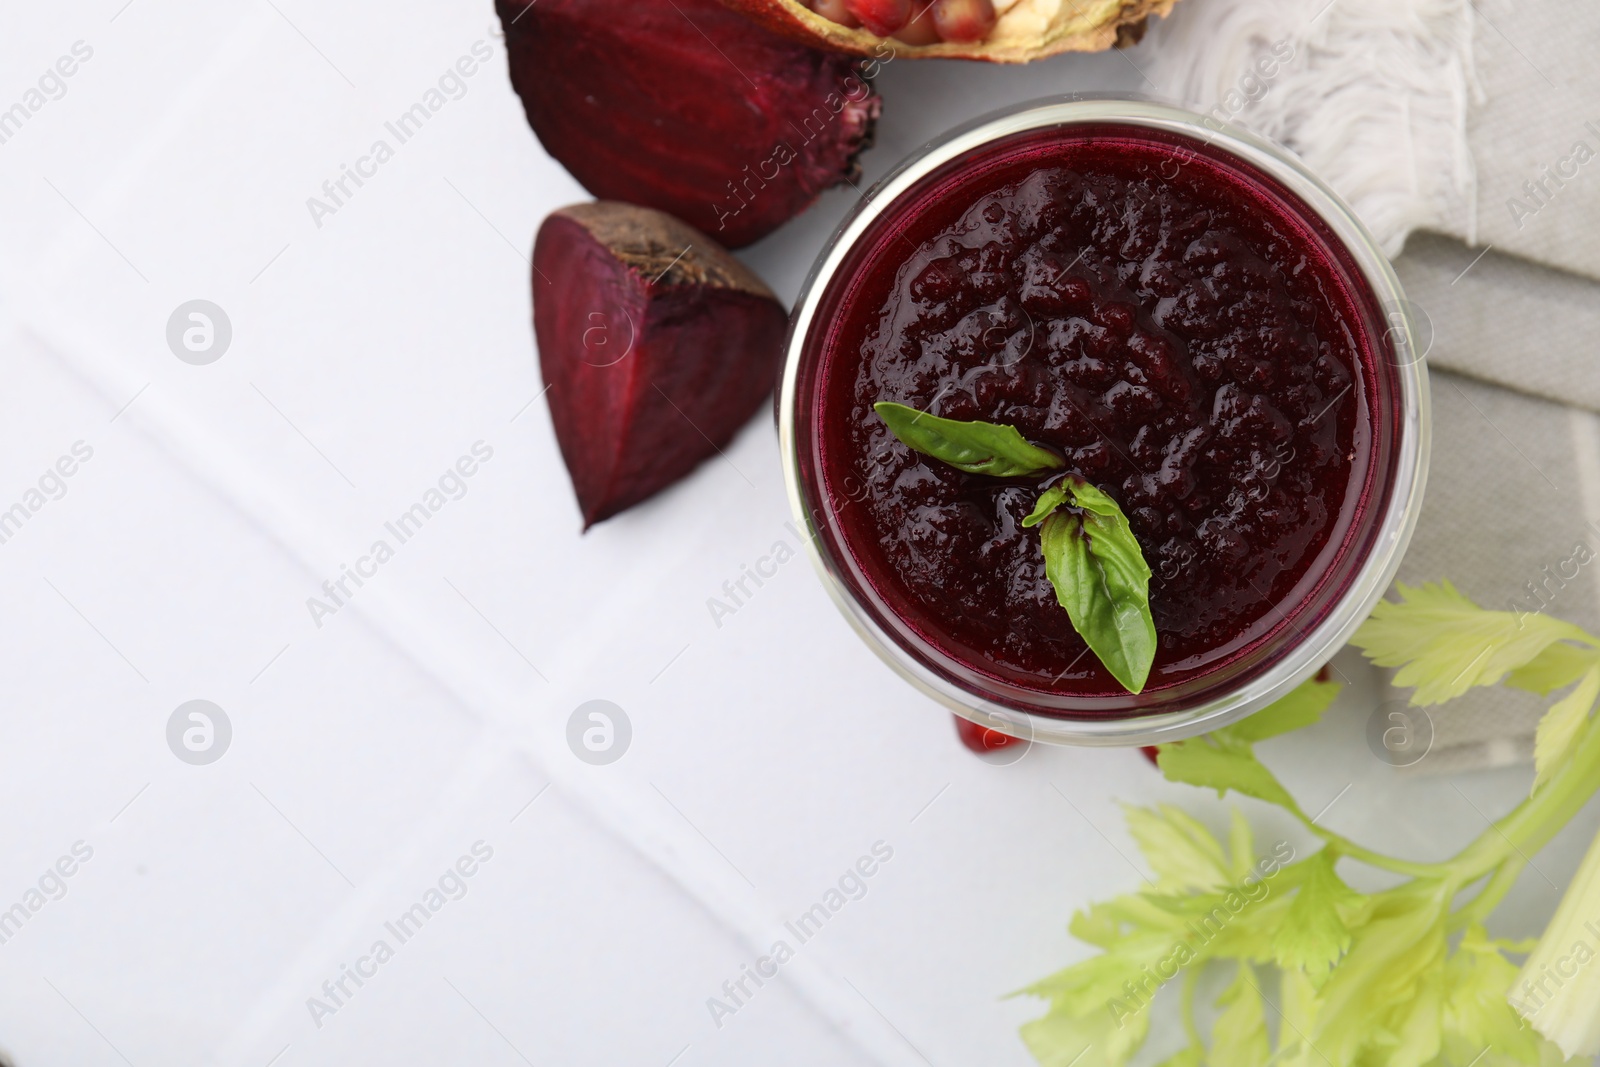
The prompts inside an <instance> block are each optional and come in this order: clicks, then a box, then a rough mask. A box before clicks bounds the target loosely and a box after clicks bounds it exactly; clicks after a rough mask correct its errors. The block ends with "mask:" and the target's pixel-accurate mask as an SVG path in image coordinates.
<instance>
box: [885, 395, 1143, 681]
mask: <svg viewBox="0 0 1600 1067" xmlns="http://www.w3.org/2000/svg"><path fill="white" fill-rule="evenodd" d="M873 410H874V411H876V412H877V413H878V417H879V418H881V419H882V420H883V421H884V423H885V424H886V425H887V426H888V427H889V431H890V432H891V433H893V434H894V435H895V437H897V438H899V440H900V441H901V442H902V443H903V444H905V445H906V446H907V447H908V448H912V449H914V450H916V451H918V452H921V453H922V454H924V455H927V456H932V457H933V458H934V459H937V460H942V461H943V462H945V463H948V464H949V465H950V466H952V467H955V468H956V469H957V470H962V471H966V472H967V473H968V474H985V475H989V476H992V477H996V478H1027V477H1035V476H1040V475H1053V474H1055V473H1057V472H1059V471H1062V470H1064V469H1065V468H1066V462H1065V461H1064V460H1063V459H1062V458H1061V457H1060V456H1058V455H1056V454H1055V453H1054V452H1051V451H1048V450H1047V449H1043V448H1040V447H1039V446H1037V445H1034V444H1030V443H1029V442H1028V440H1027V439H1026V438H1024V437H1023V436H1022V434H1021V433H1020V432H1018V430H1017V428H1016V427H1015V426H1004V425H1000V424H998V423H992V422H978V421H972V422H962V421H958V420H956V419H945V418H940V417H939V416H937V415H930V414H928V413H927V412H925V411H918V410H917V409H916V408H913V407H907V406H906V405H904V404H896V403H891V402H889V401H882V402H880V403H877V404H874V405H873ZM1022 525H1023V526H1025V527H1029V528H1032V527H1035V526H1037V527H1039V535H1040V545H1041V548H1042V550H1043V552H1044V572H1045V576H1046V577H1047V578H1049V579H1050V584H1051V585H1052V586H1053V587H1054V588H1055V591H1056V601H1057V602H1058V603H1060V605H1061V606H1062V607H1063V608H1066V609H1067V617H1068V618H1069V619H1070V620H1071V621H1072V626H1073V628H1074V629H1075V630H1077V631H1078V634H1079V635H1080V636H1081V637H1082V638H1083V640H1084V642H1085V643H1086V644H1087V645H1088V646H1089V648H1090V650H1091V651H1092V652H1094V654H1095V655H1096V656H1098V657H1099V659H1100V662H1101V663H1103V664H1105V667H1106V670H1108V671H1110V672H1111V675H1112V677H1114V678H1115V679H1116V680H1117V681H1118V682H1120V683H1121V684H1122V687H1123V688H1124V689H1126V690H1128V692H1130V693H1138V692H1140V691H1142V690H1143V689H1144V686H1145V682H1146V681H1148V680H1149V677H1150V665H1151V664H1152V663H1153V662H1154V660H1155V654H1156V626H1155V621H1154V620H1153V619H1152V618H1151V616H1150V567H1149V565H1148V564H1147V563H1146V562H1145V559H1144V553H1143V552H1142V551H1141V550H1140V548H1139V542H1138V539H1137V538H1135V537H1134V536H1133V530H1132V529H1131V528H1130V527H1129V526H1128V517H1127V516H1126V515H1124V514H1123V513H1122V509H1121V508H1119V507H1118V506H1117V502H1116V501H1115V500H1112V499H1111V497H1109V496H1107V495H1106V494H1105V493H1103V492H1101V491H1100V490H1099V489H1097V488H1095V487H1094V486H1093V485H1091V484H1089V482H1088V481H1086V480H1085V479H1083V478H1080V477H1078V476H1077V475H1075V474H1067V475H1065V476H1064V477H1063V478H1062V479H1061V480H1060V481H1058V482H1056V483H1055V484H1053V485H1051V486H1049V487H1048V488H1046V489H1045V490H1044V492H1043V493H1041V494H1040V496H1039V499H1038V501H1037V502H1036V504H1035V505H1034V509H1033V511H1032V513H1031V514H1029V515H1028V517H1027V518H1025V519H1023V520H1022Z"/></svg>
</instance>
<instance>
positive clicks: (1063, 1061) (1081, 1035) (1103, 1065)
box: [1022, 1004, 1150, 1067]
mask: <svg viewBox="0 0 1600 1067" xmlns="http://www.w3.org/2000/svg"><path fill="white" fill-rule="evenodd" d="M1149 1032H1150V1012H1149V1010H1148V1009H1146V1010H1144V1011H1139V1012H1135V1013H1134V1014H1133V1015H1131V1016H1128V1017H1123V1018H1118V1017H1117V1016H1115V1015H1114V1014H1113V1013H1112V1012H1111V1011H1110V1010H1109V1009H1108V1008H1107V1007H1106V1006H1105V1005H1103V1004H1102V1005H1100V1006H1099V1007H1097V1008H1096V1009H1095V1010H1094V1011H1092V1012H1090V1013H1088V1014H1087V1015H1082V1016H1073V1015H1069V1014H1067V1013H1066V1012H1063V1011H1054V1010H1053V1011H1051V1012H1050V1013H1049V1014H1047V1015H1045V1016H1044V1017H1043V1018H1041V1019H1035V1020H1033V1021H1032V1022H1030V1023H1024V1024H1023V1026H1022V1041H1023V1043H1024V1044H1025V1045H1027V1046H1028V1051H1029V1052H1031V1053H1033V1058H1034V1059H1036V1060H1038V1061H1039V1064H1040V1067H1123V1065H1124V1064H1126V1063H1127V1062H1128V1060H1129V1059H1130V1058H1131V1057H1132V1056H1133V1054H1134V1053H1135V1052H1137V1051H1138V1050H1139V1046H1140V1045H1142V1044H1144V1039H1145V1037H1146V1035H1148V1034H1149Z"/></svg>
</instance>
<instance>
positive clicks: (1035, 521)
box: [1022, 485, 1072, 529]
mask: <svg viewBox="0 0 1600 1067" xmlns="http://www.w3.org/2000/svg"><path fill="white" fill-rule="evenodd" d="M1071 499H1072V498H1071V496H1070V495H1068V493H1067V490H1066V487H1065V486H1062V485H1052V486H1051V487H1050V488H1048V489H1046V490H1045V491H1044V492H1042V493H1040V494H1039V502H1038V503H1037V504H1035V505H1034V506H1033V511H1032V512H1031V513H1030V514H1029V515H1028V517H1027V518H1025V519H1023V520H1022V525H1023V528H1024V529H1026V528H1028V527H1032V526H1037V525H1039V524H1040V523H1041V522H1043V521H1044V520H1046V519H1048V518H1049V517H1050V515H1051V513H1052V512H1054V511H1055V510H1056V508H1059V507H1060V506H1061V505H1062V504H1065V503H1066V502H1067V501H1069V500H1071Z"/></svg>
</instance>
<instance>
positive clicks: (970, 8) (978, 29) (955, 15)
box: [933, 0, 995, 41]
mask: <svg viewBox="0 0 1600 1067" xmlns="http://www.w3.org/2000/svg"><path fill="white" fill-rule="evenodd" d="M994 21H995V13H994V4H993V3H991V2H990V0H934V4H933V24H934V26H936V27H938V30H939V36H940V37H941V38H943V39H944V40H946V41H981V40H983V39H984V38H985V37H987V36H989V31H990V30H992V29H994Z"/></svg>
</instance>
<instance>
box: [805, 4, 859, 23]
mask: <svg viewBox="0 0 1600 1067" xmlns="http://www.w3.org/2000/svg"><path fill="white" fill-rule="evenodd" d="M811 10H813V11H815V12H816V13H817V14H819V15H821V16H822V17H823V18H825V19H827V20H828V21H829V22H837V23H838V24H839V25H841V26H847V27H849V28H850V29H852V30H853V29H855V28H856V27H857V26H859V25H861V20H860V19H858V18H856V17H855V16H854V15H852V14H850V5H848V4H847V3H845V0H816V3H814V4H812V5H811Z"/></svg>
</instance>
